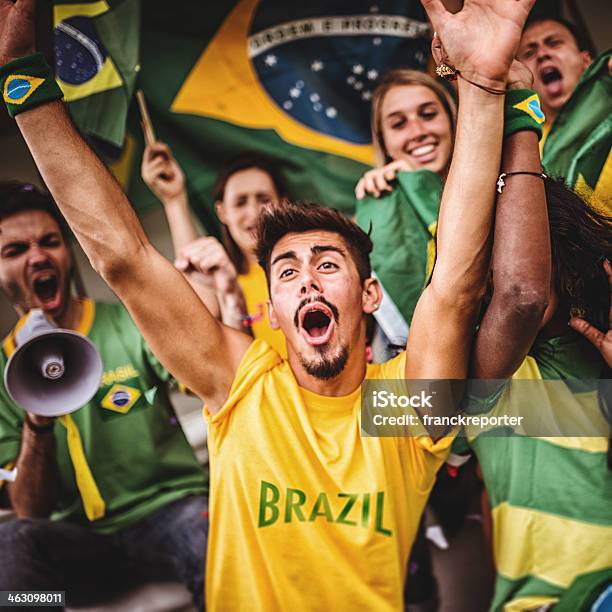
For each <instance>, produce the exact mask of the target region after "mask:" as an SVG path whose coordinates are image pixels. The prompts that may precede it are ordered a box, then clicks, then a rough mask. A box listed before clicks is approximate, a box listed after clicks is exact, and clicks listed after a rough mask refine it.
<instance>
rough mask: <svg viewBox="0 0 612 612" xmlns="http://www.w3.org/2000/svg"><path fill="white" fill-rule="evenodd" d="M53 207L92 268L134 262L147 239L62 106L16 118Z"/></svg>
mask: <svg viewBox="0 0 612 612" xmlns="http://www.w3.org/2000/svg"><path fill="white" fill-rule="evenodd" d="M16 121H17V125H18V126H19V129H20V130H21V133H22V134H23V137H24V139H25V141H26V143H27V145H28V148H29V149H30V152H31V153H32V156H33V158H34V161H35V162H36V165H37V167H38V169H39V171H40V173H41V175H42V177H43V179H44V181H45V184H46V185H47V187H48V188H49V190H50V191H51V193H52V195H53V197H54V199H55V201H56V203H57V204H58V206H59V208H60V209H61V211H62V213H63V215H64V216H65V218H66V220H67V221H68V223H69V225H70V227H71V228H72V230H73V232H74V234H75V236H76V238H77V240H78V241H79V243H80V244H81V246H82V247H83V250H84V251H85V253H86V254H87V256H88V258H89V260H90V262H91V263H92V265H93V267H94V268H95V269H96V270H98V271H99V272H101V273H102V274H103V275H104V276H106V274H105V272H106V271H107V270H113V269H116V268H121V267H123V266H124V264H125V263H128V262H131V261H134V259H135V257H134V256H135V255H136V253H138V252H139V250H140V249H141V248H142V246H143V245H145V244H148V239H147V237H146V235H145V233H144V231H143V229H142V227H141V225H140V223H139V221H138V218H137V217H136V214H135V213H134V210H133V209H132V207H131V206H130V203H129V202H128V200H127V198H126V197H125V195H124V193H123V192H122V190H121V188H120V187H119V185H118V184H117V182H116V181H115V180H114V178H113V177H112V176H111V175H110V173H109V172H108V170H107V169H106V168H105V166H104V164H103V163H102V162H101V161H100V159H99V158H98V157H97V156H96V155H95V154H94V153H93V152H92V151H91V149H90V148H89V147H88V146H87V144H86V143H85V141H84V140H83V138H82V137H81V136H80V134H79V133H78V132H77V130H76V128H75V127H74V125H73V124H72V121H71V120H70V118H69V117H68V114H67V112H66V110H65V108H64V106H63V104H62V103H61V102H51V103H48V104H44V105H42V106H39V107H37V108H34V109H32V110H29V111H28V112H25V113H21V114H20V115H18V116H17V118H16Z"/></svg>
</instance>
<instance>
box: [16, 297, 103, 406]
mask: <svg viewBox="0 0 612 612" xmlns="http://www.w3.org/2000/svg"><path fill="white" fill-rule="evenodd" d="M15 345H16V347H17V350H16V351H15V352H14V353H13V354H12V355H11V358H10V359H9V361H8V363H7V364H6V368H5V370H4V384H5V386H6V390H7V391H8V393H9V395H10V396H11V398H13V400H14V401H15V402H16V403H17V404H19V405H20V406H21V407H22V408H23V409H24V410H27V411H28V412H31V413H32V414H37V415H39V416H47V417H55V416H60V415H62V414H68V413H70V412H74V411H75V410H78V409H79V408H80V407H81V406H84V405H85V404H86V403H87V402H88V401H89V400H90V399H91V398H92V397H93V396H94V394H95V393H96V391H97V390H98V388H99V386H100V380H101V379H102V371H103V365H102V358H101V357H100V353H99V352H98V349H96V347H95V346H94V344H93V343H92V342H91V340H89V338H86V337H85V336H83V335H81V334H79V333H77V332H75V331H72V330H69V329H59V328H58V327H57V326H55V325H54V324H53V323H51V322H50V321H49V320H48V319H47V317H46V316H45V315H44V313H43V311H42V310H41V309H40V308H36V309H34V310H31V311H30V313H29V315H28V318H27V319H26V321H25V323H24V324H23V326H22V327H21V329H20V330H19V331H18V332H17V333H16V334H15Z"/></svg>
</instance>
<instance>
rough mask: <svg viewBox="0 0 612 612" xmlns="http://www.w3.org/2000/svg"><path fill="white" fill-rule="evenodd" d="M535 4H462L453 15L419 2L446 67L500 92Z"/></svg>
mask: <svg viewBox="0 0 612 612" xmlns="http://www.w3.org/2000/svg"><path fill="white" fill-rule="evenodd" d="M534 2H535V0H465V2H464V4H463V8H462V9H461V10H460V11H459V12H458V13H455V14H453V13H450V12H449V11H447V10H446V8H444V5H443V4H442V1H441V0H422V3H423V6H424V7H425V10H426V11H427V14H428V16H429V19H430V20H431V23H432V24H433V27H434V29H435V31H436V32H437V34H438V36H439V38H440V39H441V40H442V41H443V43H444V50H445V51H446V55H447V58H448V63H449V64H451V65H452V67H453V68H455V69H457V70H459V71H460V72H461V74H463V75H464V76H465V77H466V78H468V79H470V80H473V81H475V82H477V83H479V84H481V85H484V86H486V87H492V88H502V89H503V88H504V87H505V85H506V80H507V76H508V70H509V69H510V65H511V64H512V60H513V58H514V56H515V54H516V50H517V47H518V44H519V41H520V38H521V33H522V31H523V26H524V25H525V21H526V20H527V16H528V15H529V11H530V10H531V7H532V6H533V4H534Z"/></svg>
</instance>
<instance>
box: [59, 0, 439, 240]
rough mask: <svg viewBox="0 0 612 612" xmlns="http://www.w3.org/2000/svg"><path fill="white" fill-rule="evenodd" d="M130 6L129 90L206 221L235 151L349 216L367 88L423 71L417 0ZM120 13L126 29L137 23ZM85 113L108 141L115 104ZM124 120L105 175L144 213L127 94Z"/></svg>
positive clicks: (136, 130) (137, 140)
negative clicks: (144, 107)
mask: <svg viewBox="0 0 612 612" xmlns="http://www.w3.org/2000/svg"><path fill="white" fill-rule="evenodd" d="M128 1H129V0H124V3H125V2H128ZM131 1H133V0H131ZM92 4H97V3H92ZM121 8H122V6H121V4H117V5H116V7H115V6H111V7H110V8H109V10H108V11H107V13H109V15H110V14H111V13H112V12H113V11H115V10H120V9H121ZM141 13H142V15H141V25H140V70H139V71H138V87H139V88H141V89H142V90H143V92H144V94H145V97H146V100H147V102H148V106H149V110H150V114H151V117H152V121H153V126H154V128H155V131H156V135H157V137H158V138H159V139H160V140H162V141H165V142H166V143H167V144H168V145H169V146H170V148H171V149H172V151H173V153H174V154H175V157H176V158H177V160H178V162H179V163H180V164H181V166H182V167H183V169H184V171H185V174H186V177H187V184H188V191H189V196H190V202H191V204H192V207H193V208H194V209H195V210H196V212H197V213H198V215H199V216H200V218H201V220H202V221H203V222H204V224H205V226H206V227H207V228H208V229H209V230H212V231H214V228H215V224H216V218H215V215H214V208H213V202H212V201H211V196H210V191H211V186H212V183H213V181H214V177H215V175H216V173H217V172H218V170H219V169H220V167H221V165H222V164H223V163H224V162H225V161H226V160H228V159H229V158H231V157H233V156H235V155H237V154H239V153H241V152H244V151H252V152H260V153H262V154H265V155H268V156H270V157H272V158H273V159H274V160H276V161H277V162H278V164H279V168H280V171H281V173H282V175H283V178H284V179H285V181H286V183H287V186H288V189H289V195H290V196H291V197H292V198H293V199H296V200H314V201H317V202H320V203H322V204H326V205H330V206H334V207H337V208H339V209H341V210H343V211H345V212H348V213H350V212H352V211H353V207H354V197H353V189H354V187H355V184H356V182H357V180H358V179H359V177H360V176H361V175H362V174H363V172H364V171H365V170H366V169H367V168H368V167H370V166H371V165H372V163H373V158H374V156H373V150H372V146H371V135H370V100H371V97H372V93H373V91H374V89H375V88H376V86H377V84H378V83H379V82H380V79H381V77H382V75H383V74H384V72H385V71H386V70H389V69H391V68H395V67H398V66H407V67H412V68H415V69H419V70H424V69H425V68H426V65H427V61H428V58H429V53H428V49H429V37H430V28H429V25H428V23H427V20H426V17H425V13H424V11H423V8H422V6H421V4H420V2H419V1H418V0H408V1H407V0H378V1H376V2H372V1H370V0H368V1H365V0H353V1H351V2H348V0H313V1H311V2H309V3H306V4H304V3H301V4H300V3H286V2H283V1H281V0H238V1H236V0H224V1H221V0H220V1H219V2H206V3H204V2H201V3H198V2H189V1H187V0H177V1H175V2H173V3H172V4H171V5H168V3H162V2H161V1H160V0H149V1H148V2H143V3H142V5H141ZM128 21H129V20H127V19H126V20H124V22H123V23H122V25H121V28H124V30H125V31H128V30H129V31H131V29H132V28H133V27H134V25H133V23H132V22H129V23H128ZM117 36H119V34H117ZM127 36H128V35H127V34H125V32H124V37H127ZM99 38H100V40H102V38H101V35H100V37H99ZM104 44H105V45H106V44H107V43H106V39H105V40H104ZM109 48H110V47H109V46H108V45H107V49H109ZM112 57H113V60H114V61H115V64H116V65H117V66H120V65H121V64H120V60H119V57H118V56H115V55H114V54H113V55H112ZM58 68H59V67H58ZM58 72H59V69H58ZM124 80H125V79H124ZM109 93H110V91H109ZM95 95H98V94H95ZM100 95H101V94H100ZM93 97H95V96H92V98H93ZM79 102H82V100H81V101H79ZM69 106H70V107H71V110H73V109H74V108H76V106H75V103H73V102H72V101H69ZM91 112H92V113H93V114H95V118H93V117H86V118H84V117H82V115H81V114H80V113H73V115H74V117H75V120H76V121H77V124H78V125H79V126H80V128H81V129H82V130H84V131H85V132H86V133H88V134H94V135H95V136H96V138H97V139H100V138H102V139H104V140H105V141H106V142H108V143H115V144H116V142H117V139H116V134H117V132H116V130H109V134H108V135H107V136H106V137H105V136H104V134H103V133H102V132H103V130H102V129H99V128H101V127H102V126H103V124H104V122H105V121H109V122H110V123H109V125H112V124H113V123H114V122H115V121H119V118H120V116H121V113H119V115H115V111H114V107H113V103H111V102H109V103H108V105H107V106H106V107H105V108H103V109H101V110H100V111H99V112H98V111H94V110H93V109H92V111H91ZM92 124H93V125H94V128H95V129H92V128H91V126H92ZM127 125H128V128H127V129H128V138H127V141H126V146H125V147H124V151H123V155H122V157H121V159H120V161H119V162H118V165H117V166H116V173H117V175H118V176H120V177H121V180H122V183H123V184H124V187H125V188H126V191H127V192H128V195H129V196H130V199H131V200H132V202H133V203H134V204H135V206H136V208H137V209H138V210H139V211H144V210H146V209H148V208H149V207H151V206H152V205H155V204H156V201H155V199H154V197H153V195H152V194H150V193H149V192H148V189H147V188H146V187H145V186H144V184H143V183H142V181H141V179H140V159H141V154H142V136H141V133H140V126H139V117H138V114H137V111H136V109H135V105H134V104H133V103H132V106H131V112H130V114H129V116H128V122H127Z"/></svg>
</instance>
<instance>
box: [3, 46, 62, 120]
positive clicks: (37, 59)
mask: <svg viewBox="0 0 612 612" xmlns="http://www.w3.org/2000/svg"><path fill="white" fill-rule="evenodd" d="M0 87H2V97H3V98H4V101H5V102H6V107H7V108H8V112H9V115H10V116H11V117H14V116H15V115H18V114H19V113H23V112H24V111H27V110H30V109H31V108H34V107H35V106H40V105H41V104H46V103H47V102H51V101H53V100H60V99H61V98H62V97H63V95H64V94H62V90H61V89H60V87H59V85H58V84H57V83H56V81H55V77H54V76H53V71H52V70H51V68H50V66H49V64H47V60H45V56H44V55H43V54H42V53H34V54H33V55H27V56H26V57H20V58H19V59H16V60H13V61H12V62H9V63H8V64H5V65H4V66H2V67H0Z"/></svg>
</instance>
